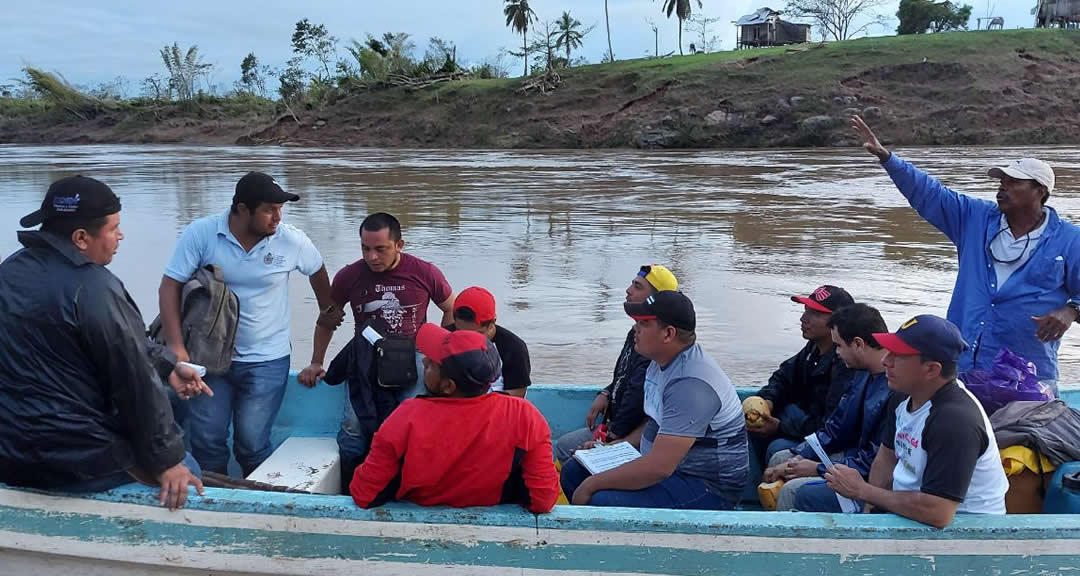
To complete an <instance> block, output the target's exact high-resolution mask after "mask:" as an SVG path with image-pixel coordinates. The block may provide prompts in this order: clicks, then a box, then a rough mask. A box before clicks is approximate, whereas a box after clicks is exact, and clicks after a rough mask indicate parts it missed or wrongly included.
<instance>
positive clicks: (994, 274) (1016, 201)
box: [851, 116, 1080, 392]
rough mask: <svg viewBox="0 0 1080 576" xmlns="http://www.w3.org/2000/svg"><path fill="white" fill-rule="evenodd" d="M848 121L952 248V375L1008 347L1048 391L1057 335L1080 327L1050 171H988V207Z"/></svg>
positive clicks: (1078, 282) (1077, 271) (1069, 231)
mask: <svg viewBox="0 0 1080 576" xmlns="http://www.w3.org/2000/svg"><path fill="white" fill-rule="evenodd" d="M851 125H852V128H853V129H854V130H855V133H856V135H857V136H858V137H859V139H860V140H862V142H863V146H864V147H865V148H866V149H867V150H868V151H869V152H870V153H871V154H873V155H874V156H876V157H877V158H878V160H880V161H881V165H882V167H884V168H885V171H886V172H888V174H889V177H890V178H892V181H893V183H894V184H896V187H897V188H898V189H899V190H900V193H901V194H903V195H904V198H906V199H907V201H908V203H909V204H911V207H912V208H914V209H915V211H916V212H918V213H919V215H920V216H922V217H923V218H924V219H926V221H927V222H929V223H930V224H933V225H934V227H935V228H937V229H938V230H941V231H942V232H943V233H944V234H945V235H946V236H947V237H948V238H949V240H950V241H951V242H952V243H953V244H955V245H956V252H957V260H958V261H959V265H960V269H959V271H958V273H957V275H956V285H955V287H954V288H953V295H952V301H951V302H950V303H949V312H948V318H949V320H950V321H951V322H952V323H954V324H956V325H957V326H958V327H959V328H960V331H961V333H962V335H963V338H964V340H965V341H967V342H968V343H970V347H969V348H968V349H967V350H966V351H965V352H964V353H963V354H962V355H961V356H960V357H959V359H958V360H957V364H958V370H959V371H960V373H964V372H966V371H968V370H971V369H973V368H977V369H983V370H989V369H990V368H991V366H992V365H993V362H994V358H995V356H997V353H998V351H999V350H1001V349H1002V348H1007V349H1009V350H1010V351H1012V352H1013V353H1015V354H1018V355H1020V356H1022V357H1023V358H1024V359H1025V360H1028V361H1030V362H1033V363H1034V364H1035V367H1036V368H1037V373H1038V376H1039V379H1040V380H1043V381H1047V382H1048V383H1050V384H1051V387H1053V388H1054V389H1055V392H1056V381H1057V378H1058V365H1057V353H1058V347H1059V346H1060V345H1061V337H1062V336H1063V335H1064V334H1065V332H1066V331H1067V330H1068V329H1069V327H1071V326H1072V324H1073V322H1077V321H1080V228H1077V226H1075V225H1074V224H1072V223H1070V222H1067V221H1065V220H1062V219H1061V217H1060V216H1058V213H1057V211H1055V210H1054V209H1053V208H1051V207H1050V206H1047V205H1046V202H1047V200H1048V199H1049V198H1050V194H1051V193H1052V192H1053V191H1054V171H1053V170H1052V169H1051V168H1050V166H1049V165H1048V164H1046V163H1045V162H1043V161H1041V160H1036V159H1034V158H1021V159H1019V160H1016V161H1013V162H1011V163H1010V164H1009V165H1008V166H1005V167H1001V168H991V169H990V170H989V171H988V172H987V174H988V175H989V176H990V177H991V178H995V179H997V180H998V181H999V184H998V189H997V197H996V200H997V202H996V203H995V202H990V201H987V200H981V199H978V198H974V197H971V196H968V195H965V194H959V193H957V192H954V191H952V190H950V189H949V188H947V187H946V186H944V185H943V184H942V183H941V182H939V181H937V180H936V179H934V178H933V177H931V176H929V175H928V174H926V173H925V172H923V171H921V170H919V169H918V168H916V167H914V166H912V165H911V164H909V163H907V162H905V161H903V160H901V159H900V158H899V157H897V156H896V155H895V154H892V153H891V152H889V151H888V150H887V149H886V148H885V147H884V146H882V145H881V142H880V141H878V139H877V136H875V135H874V132H873V131H872V130H871V129H870V127H869V126H867V125H866V122H864V121H863V119H862V118H859V117H858V116H854V117H853V118H852V119H851Z"/></svg>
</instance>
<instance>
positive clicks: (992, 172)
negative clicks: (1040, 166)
mask: <svg viewBox="0 0 1080 576" xmlns="http://www.w3.org/2000/svg"><path fill="white" fill-rule="evenodd" d="M986 175H987V176H989V177H991V178H997V179H998V180H1000V179H1001V178H1002V176H1008V177H1009V178H1014V179H1016V180H1035V177H1034V176H1032V175H1031V174H1028V173H1027V172H1024V171H1023V170H1017V169H1016V168H1013V167H1012V166H1006V167H1005V168H991V169H989V170H987V171H986Z"/></svg>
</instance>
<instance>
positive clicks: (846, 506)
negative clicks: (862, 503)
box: [805, 433, 859, 514]
mask: <svg viewBox="0 0 1080 576" xmlns="http://www.w3.org/2000/svg"><path fill="white" fill-rule="evenodd" d="M805 440H806V444H807V445H808V446H810V449H811V450H813V451H814V454H816V455H817V457H818V461H819V462H821V463H822V464H824V465H825V468H826V469H829V468H831V467H832V465H833V461H832V460H831V459H830V458H829V455H828V454H826V453H825V449H824V448H823V447H822V446H821V442H820V441H818V438H817V434H816V433H815V434H810V435H809V436H807V437H806V438H805ZM836 500H837V502H839V503H840V510H841V511H842V512H843V513H844V514H853V513H855V512H858V511H859V505H858V504H857V503H856V502H855V501H854V500H852V499H851V498H846V497H844V496H841V495H839V494H837V495H836Z"/></svg>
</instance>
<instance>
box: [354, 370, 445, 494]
mask: <svg viewBox="0 0 1080 576" xmlns="http://www.w3.org/2000/svg"><path fill="white" fill-rule="evenodd" d="M426 392H427V389H426V388H425V387H424V356H423V355H422V354H420V353H419V352H417V353H416V384H415V385H414V386H413V387H412V388H411V389H405V388H402V389H400V390H398V392H397V394H396V396H397V401H398V403H399V404H400V403H401V402H404V401H406V400H408V399H409V398H415V397H417V396H419V395H420V394H424V393H426ZM337 442H338V454H339V455H340V458H341V489H342V490H343V491H344V492H345V493H346V494H348V493H349V483H350V482H352V477H353V472H354V471H355V470H356V467H357V466H359V465H360V464H361V463H363V461H364V458H366V457H367V453H368V450H370V449H371V438H368V437H367V435H366V434H364V431H363V430H361V429H360V420H359V419H358V418H357V417H356V411H355V410H354V409H353V405H352V401H351V400H350V398H349V387H348V385H346V386H345V413H344V415H343V418H342V420H341V429H340V430H338V435H337Z"/></svg>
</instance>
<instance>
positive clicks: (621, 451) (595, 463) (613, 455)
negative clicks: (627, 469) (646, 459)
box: [574, 442, 641, 474]
mask: <svg viewBox="0 0 1080 576" xmlns="http://www.w3.org/2000/svg"><path fill="white" fill-rule="evenodd" d="M638 458H641V453H640V452H638V451H637V448H634V447H633V445H631V444H630V443H629V442H616V443H614V444H598V445H597V446H596V447H595V448H590V449H588V450H577V451H575V452H574V460H577V461H578V462H580V463H581V465H582V466H584V467H585V469H586V470H588V471H589V474H599V473H601V472H607V471H608V470H611V469H613V468H618V467H619V466H622V465H623V464H626V463H627V462H632V461H634V460H637V459H638Z"/></svg>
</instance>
